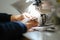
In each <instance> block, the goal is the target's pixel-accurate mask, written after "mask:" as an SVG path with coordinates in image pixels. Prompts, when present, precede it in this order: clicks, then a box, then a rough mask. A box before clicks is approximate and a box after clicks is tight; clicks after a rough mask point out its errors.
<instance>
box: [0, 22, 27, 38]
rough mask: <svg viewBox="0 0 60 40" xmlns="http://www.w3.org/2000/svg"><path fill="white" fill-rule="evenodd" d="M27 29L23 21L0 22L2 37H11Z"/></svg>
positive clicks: (0, 34)
mask: <svg viewBox="0 0 60 40" xmlns="http://www.w3.org/2000/svg"><path fill="white" fill-rule="evenodd" d="M26 31H27V28H26V26H25V25H24V24H23V23H21V22H20V23H17V22H7V23H0V36H1V37H2V38H5V39H7V38H13V37H18V36H19V35H22V34H23V33H25V32H26Z"/></svg>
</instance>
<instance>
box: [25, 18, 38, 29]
mask: <svg viewBox="0 0 60 40" xmlns="http://www.w3.org/2000/svg"><path fill="white" fill-rule="evenodd" d="M26 26H27V29H30V28H32V27H36V26H38V22H37V21H36V20H35V19H34V20H30V21H28V22H27V23H26Z"/></svg>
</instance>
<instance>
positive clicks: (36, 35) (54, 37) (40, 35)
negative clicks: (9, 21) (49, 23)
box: [24, 31, 60, 40]
mask: <svg viewBox="0 0 60 40" xmlns="http://www.w3.org/2000/svg"><path fill="white" fill-rule="evenodd" d="M24 36H25V37H27V38H29V39H30V40H60V31H57V32H38V31H34V32H27V33H25V34H24Z"/></svg>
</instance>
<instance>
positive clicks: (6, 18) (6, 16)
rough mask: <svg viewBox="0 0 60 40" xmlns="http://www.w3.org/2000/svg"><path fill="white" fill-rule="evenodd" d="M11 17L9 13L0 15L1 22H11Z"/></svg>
mask: <svg viewBox="0 0 60 40" xmlns="http://www.w3.org/2000/svg"><path fill="white" fill-rule="evenodd" d="M10 17H11V15H9V14H7V13H0V22H8V21H10Z"/></svg>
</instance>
